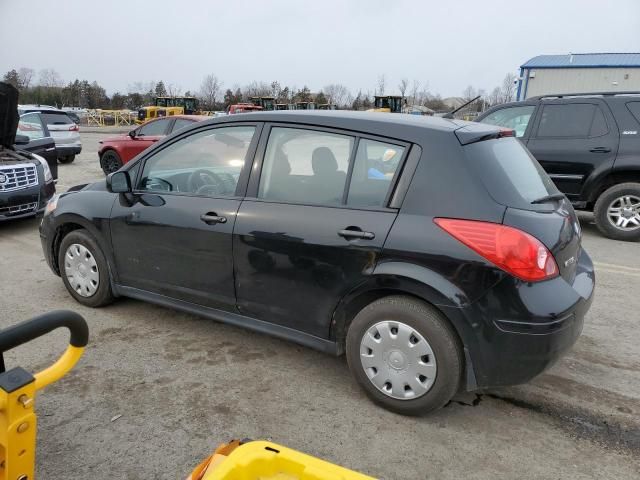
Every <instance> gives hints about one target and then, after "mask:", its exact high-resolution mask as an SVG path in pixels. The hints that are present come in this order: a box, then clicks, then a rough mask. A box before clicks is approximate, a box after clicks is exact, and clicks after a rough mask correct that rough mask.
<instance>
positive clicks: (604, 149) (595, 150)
mask: <svg viewBox="0 0 640 480" xmlns="http://www.w3.org/2000/svg"><path fill="white" fill-rule="evenodd" d="M589 151H590V152H592V153H609V152H610V151H611V149H610V148H607V147H594V148H592V149H590V150H589Z"/></svg>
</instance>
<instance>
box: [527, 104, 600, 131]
mask: <svg viewBox="0 0 640 480" xmlns="http://www.w3.org/2000/svg"><path fill="white" fill-rule="evenodd" d="M596 111H599V108H598V107H597V106H596V105H594V104H592V103H567V104H564V105H544V106H543V107H542V117H541V118H540V125H539V126H538V135H537V136H538V137H556V138H558V137H560V138H562V137H573V138H587V137H589V135H590V132H591V125H592V123H593V120H594V115H595V113H596ZM599 113H600V115H602V112H599ZM601 120H602V121H604V117H602V118H601Z"/></svg>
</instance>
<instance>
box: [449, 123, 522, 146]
mask: <svg viewBox="0 0 640 480" xmlns="http://www.w3.org/2000/svg"><path fill="white" fill-rule="evenodd" d="M454 133H455V134H456V137H458V141H459V142H460V144H461V145H469V144H470V143H476V142H482V141H484V140H494V139H496V138H505V137H515V136H516V132H515V130H512V129H510V128H500V127H495V126H493V125H488V124H484V123H470V124H467V125H465V126H464V127H462V128H459V129H457V130H456V131H455V132H454Z"/></svg>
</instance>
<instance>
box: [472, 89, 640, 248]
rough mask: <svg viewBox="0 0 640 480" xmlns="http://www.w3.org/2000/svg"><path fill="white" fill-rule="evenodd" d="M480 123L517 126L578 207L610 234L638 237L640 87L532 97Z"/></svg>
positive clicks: (490, 113)
mask: <svg viewBox="0 0 640 480" xmlns="http://www.w3.org/2000/svg"><path fill="white" fill-rule="evenodd" d="M477 121H478V122H482V123H489V124H492V125H499V126H502V127H507V128H512V129H514V130H515V131H516V135H517V136H518V137H519V138H520V140H521V141H522V142H523V143H524V144H525V145H526V146H527V148H528V149H529V151H530V152H531V153H532V154H533V156H534V157H536V159H537V160H538V161H539V162H540V164H541V165H542V166H543V168H544V169H545V170H546V171H547V173H548V174H549V176H550V177H551V179H552V180H553V181H554V182H555V183H556V185H557V186H558V188H559V189H560V191H562V192H563V193H565V194H566V195H567V197H568V198H569V200H571V203H573V206H574V207H575V208H577V209H583V210H589V211H593V212H594V216H595V222H596V225H597V226H598V228H599V229H600V231H601V232H602V233H603V234H604V235H606V236H607V237H610V238H614V239H617V240H638V239H640V93H638V94H630V93H594V94H564V95H547V96H544V97H533V98H530V99H528V100H526V101H524V102H516V103H507V104H504V105H499V106H497V107H493V108H491V109H490V110H487V111H486V112H484V113H483V114H482V115H480V116H479V117H478V119H477Z"/></svg>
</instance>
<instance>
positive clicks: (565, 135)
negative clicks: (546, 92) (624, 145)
mask: <svg viewBox="0 0 640 480" xmlns="http://www.w3.org/2000/svg"><path fill="white" fill-rule="evenodd" d="M527 148H528V149H529V150H530V151H531V153H532V154H533V156H534V157H536V160H538V162H540V164H541V165H542V167H543V168H544V169H545V170H546V172H547V173H548V174H549V176H550V177H551V179H552V180H553V181H554V183H555V184H556V186H557V187H558V189H559V190H560V191H561V192H562V193H564V194H566V195H567V197H569V199H570V200H572V201H579V200H582V201H584V200H586V199H583V198H582V197H581V192H582V189H583V187H584V184H585V181H586V180H587V179H588V178H589V177H590V176H591V175H594V174H595V175H600V174H604V173H606V172H607V171H608V170H610V169H611V168H612V167H613V163H614V161H615V158H616V154H617V151H618V130H617V127H616V125H615V122H614V119H613V117H612V115H611V112H610V111H609V109H608V107H607V106H606V105H605V104H604V103H603V102H602V101H600V100H597V99H593V100H590V99H583V98H580V99H572V100H567V99H563V100H551V101H545V102H544V103H543V104H542V105H541V111H540V112H539V114H538V116H537V118H536V125H535V126H534V129H533V134H532V135H531V137H530V138H529V141H528V142H527Z"/></svg>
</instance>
